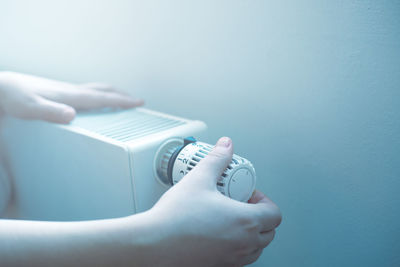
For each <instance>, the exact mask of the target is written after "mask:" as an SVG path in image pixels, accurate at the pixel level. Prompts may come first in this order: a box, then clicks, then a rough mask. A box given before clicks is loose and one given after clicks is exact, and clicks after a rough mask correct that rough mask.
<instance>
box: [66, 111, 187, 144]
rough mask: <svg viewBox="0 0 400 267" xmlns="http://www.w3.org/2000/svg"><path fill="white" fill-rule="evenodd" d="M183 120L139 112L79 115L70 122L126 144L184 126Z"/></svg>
mask: <svg viewBox="0 0 400 267" xmlns="http://www.w3.org/2000/svg"><path fill="white" fill-rule="evenodd" d="M185 123H186V122H185V121H183V120H179V119H175V118H170V117H164V116H161V115H158V114H153V113H149V112H145V111H140V110H125V111H118V112H108V113H83V114H79V115H78V116H77V117H76V119H75V120H74V121H73V122H72V124H71V125H72V126H77V127H80V128H82V129H85V130H89V131H91V132H94V133H97V134H100V135H103V136H106V137H109V138H112V139H114V140H117V141H122V142H128V141H131V140H134V139H138V138H141V137H144V136H148V135H151V134H155V133H159V132H161V131H165V130H168V129H171V128H174V127H177V126H180V125H183V124H185Z"/></svg>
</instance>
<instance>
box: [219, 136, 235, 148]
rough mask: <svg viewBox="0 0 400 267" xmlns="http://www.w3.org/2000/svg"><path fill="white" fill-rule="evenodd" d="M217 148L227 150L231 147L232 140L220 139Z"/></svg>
mask: <svg viewBox="0 0 400 267" xmlns="http://www.w3.org/2000/svg"><path fill="white" fill-rule="evenodd" d="M216 146H217V147H224V148H229V147H230V146H232V139H230V138H229V137H226V136H224V137H221V138H220V139H219V140H218V141H217V144H216Z"/></svg>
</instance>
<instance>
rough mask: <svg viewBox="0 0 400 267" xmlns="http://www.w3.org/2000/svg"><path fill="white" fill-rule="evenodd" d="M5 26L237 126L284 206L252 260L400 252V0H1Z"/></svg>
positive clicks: (74, 76) (27, 66)
mask: <svg viewBox="0 0 400 267" xmlns="http://www.w3.org/2000/svg"><path fill="white" fill-rule="evenodd" d="M0 39H1V41H0V69H10V70H16V71H22V72H27V73H33V74H37V75H44V76H48V77H53V78H57V79H64V80H68V81H76V82H81V81H82V82H83V81H92V80H101V81H108V82H110V83H113V84H115V85H116V86H118V87H120V88H122V89H125V90H128V91H130V92H131V93H132V94H135V95H138V96H141V97H144V98H145V99H146V100H147V106H148V107H150V108H154V109H157V110H161V111H165V112H170V113H173V114H176V115H181V116H185V117H190V118H196V119H202V120H204V121H206V122H207V123H208V125H209V127H210V136H209V140H208V141H210V142H214V141H215V140H216V139H217V138H218V137H219V136H222V135H228V136H231V137H232V138H233V140H234V144H235V148H236V152H237V153H238V154H240V155H243V156H246V157H247V158H249V159H251V160H252V161H253V163H254V165H255V166H256V170H257V173H258V177H259V180H258V185H259V188H260V189H261V190H262V191H264V192H266V193H267V194H268V195H269V196H270V197H271V198H272V199H274V200H275V201H276V202H277V203H278V204H279V205H280V207H281V209H282V212H283V216H284V221H283V224H282V225H281V227H280V228H279V231H278V234H277V237H276V240H275V241H274V242H273V244H271V246H270V247H269V248H268V249H266V251H265V252H264V254H263V255H262V257H261V259H260V260H259V261H258V262H257V263H256V264H254V266H279V267H280V266H307V267H309V266H399V265H400V256H399V251H400V227H399V219H400V215H399V206H400V197H399V194H398V191H399V189H400V159H399V152H400V138H399V137H400V105H399V104H400V102H399V101H400V49H399V45H400V4H399V2H397V1H371V0H366V1H358V0H357V1H356V0H349V1H261V0H260V1H258V0H253V1H238V0H236V1H222V0H221V1H211V0H207V1H178V0H174V1H111V0H110V1H95V0H90V1H77V0H73V1H50V0H39V1H18V0H17V1H14V0H3V1H2V3H1V8H0Z"/></svg>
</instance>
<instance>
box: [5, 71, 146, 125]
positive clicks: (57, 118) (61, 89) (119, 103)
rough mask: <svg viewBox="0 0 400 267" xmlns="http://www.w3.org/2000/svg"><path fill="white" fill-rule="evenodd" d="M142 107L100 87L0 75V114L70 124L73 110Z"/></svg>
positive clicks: (98, 84)
mask: <svg viewBox="0 0 400 267" xmlns="http://www.w3.org/2000/svg"><path fill="white" fill-rule="evenodd" d="M141 105H143V100H140V99H134V98H132V97H130V96H128V95H126V94H123V93H121V92H118V91H116V90H115V89H114V88H112V87H111V86H109V85H106V84H102V83H87V84H72V83H66V82H61V81H55V80H49V79H45V78H40V77H36V76H32V75H26V74H20V73H15V72H0V115H1V113H3V114H7V115H10V116H13V117H17V118H21V119H28V120H45V121H49V122H55V123H69V122H70V121H71V120H73V119H74V117H75V113H76V111H75V110H76V109H77V110H85V109H98V108H105V107H111V108H133V107H137V106H141Z"/></svg>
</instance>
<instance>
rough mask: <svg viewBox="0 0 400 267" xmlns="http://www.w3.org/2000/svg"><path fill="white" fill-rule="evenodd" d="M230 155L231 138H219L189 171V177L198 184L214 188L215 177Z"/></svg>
mask: <svg viewBox="0 0 400 267" xmlns="http://www.w3.org/2000/svg"><path fill="white" fill-rule="evenodd" d="M232 155H233V144H232V140H231V139H230V138H228V137H222V138H220V139H219V140H218V142H217V144H216V145H215V147H214V148H213V150H212V151H211V152H210V153H209V154H208V155H207V156H206V157H205V158H204V159H203V160H201V161H200V162H199V164H197V166H196V167H195V168H194V169H193V170H192V171H191V172H190V175H191V176H192V177H191V179H197V180H198V182H199V183H200V184H204V185H206V186H207V187H210V188H215V189H216V183H217V179H218V178H220V177H221V175H222V173H223V172H224V171H225V169H226V168H227V167H228V164H229V163H230V162H231V160H232Z"/></svg>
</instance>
